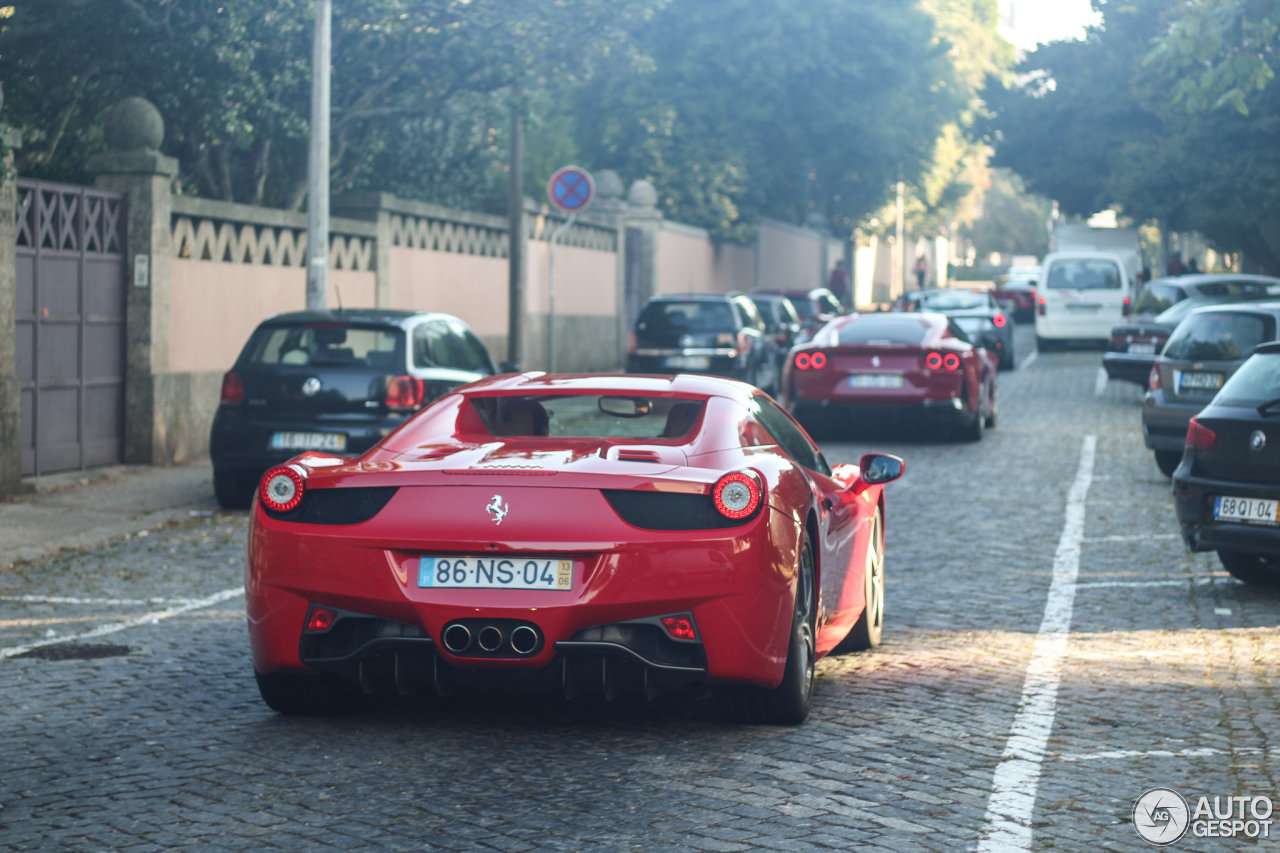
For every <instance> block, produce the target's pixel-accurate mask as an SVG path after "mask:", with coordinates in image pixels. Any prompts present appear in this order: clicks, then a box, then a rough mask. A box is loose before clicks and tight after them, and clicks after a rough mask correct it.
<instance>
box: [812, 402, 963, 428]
mask: <svg viewBox="0 0 1280 853" xmlns="http://www.w3.org/2000/svg"><path fill="white" fill-rule="evenodd" d="M791 412H792V414H794V415H795V417H796V420H798V421H800V423H801V424H814V425H819V426H833V425H836V424H849V425H857V424H874V423H881V422H885V421H890V422H893V421H902V420H906V421H915V422H918V423H923V424H930V425H937V426H939V427H943V428H951V427H961V426H968V425H970V424H972V423H973V419H974V418H975V417H976V415H975V413H974V412H972V411H970V410H969V409H967V408H965V406H964V401H963V400H961V399H960V398H959V397H948V398H945V399H941V400H935V399H918V400H914V401H903V400H892V401H888V400H875V401H871V400H866V401H862V400H860V401H856V402H854V401H849V400H830V401H827V400H820V401H810V400H795V401H793V402H792V404H791Z"/></svg>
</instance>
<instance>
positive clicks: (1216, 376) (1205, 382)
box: [1178, 371, 1224, 391]
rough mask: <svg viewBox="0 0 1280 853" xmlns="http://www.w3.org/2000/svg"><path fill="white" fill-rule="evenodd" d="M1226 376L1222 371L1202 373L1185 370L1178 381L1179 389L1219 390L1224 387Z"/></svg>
mask: <svg viewBox="0 0 1280 853" xmlns="http://www.w3.org/2000/svg"><path fill="white" fill-rule="evenodd" d="M1223 379H1224V377H1223V375H1222V374H1221V373H1200V372H1192V371H1184V372H1183V374H1182V378H1181V379H1180V380H1179V381H1178V390H1179V391H1217V390H1218V389H1219V388H1221V387H1222V381H1223Z"/></svg>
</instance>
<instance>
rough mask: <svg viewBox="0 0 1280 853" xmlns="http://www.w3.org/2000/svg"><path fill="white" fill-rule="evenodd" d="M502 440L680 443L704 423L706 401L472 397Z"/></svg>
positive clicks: (588, 396) (562, 396) (566, 396)
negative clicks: (658, 440) (656, 440)
mask: <svg viewBox="0 0 1280 853" xmlns="http://www.w3.org/2000/svg"><path fill="white" fill-rule="evenodd" d="M469 399H470V402H471V405H472V406H473V407H474V408H475V410H476V412H477V413H478V414H479V415H480V419H481V420H482V421H484V425H485V427H487V428H488V430H489V431H490V432H491V433H493V434H494V435H498V436H516V437H541V436H550V437H553V438H555V437H569V438H637V439H650V438H681V437H684V436H687V435H689V434H690V432H691V431H692V430H693V427H694V425H695V424H696V423H697V422H698V420H699V419H700V418H701V417H702V410H703V408H704V406H705V405H706V401H705V400H689V399H680V398H674V397H643V396H641V397H635V396H626V395H615V394H546V395H536V396H534V395H530V396H503V397H470V398H469Z"/></svg>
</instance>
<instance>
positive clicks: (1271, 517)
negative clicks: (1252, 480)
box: [1213, 495, 1280, 524]
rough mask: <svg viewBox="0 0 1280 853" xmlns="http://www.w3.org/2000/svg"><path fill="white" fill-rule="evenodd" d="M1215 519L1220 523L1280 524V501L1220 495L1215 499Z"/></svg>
mask: <svg viewBox="0 0 1280 853" xmlns="http://www.w3.org/2000/svg"><path fill="white" fill-rule="evenodd" d="M1213 517H1214V518H1216V519H1218V520H1219V521H1253V522H1256V523H1259V524H1280V501H1273V500H1267V499H1266V498H1233V497H1230V496H1228V495H1219V496H1218V497H1216V498H1214V499H1213Z"/></svg>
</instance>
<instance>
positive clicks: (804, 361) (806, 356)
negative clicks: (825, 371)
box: [795, 352, 827, 370]
mask: <svg viewBox="0 0 1280 853" xmlns="http://www.w3.org/2000/svg"><path fill="white" fill-rule="evenodd" d="M795 365H796V370H821V369H822V368H824V367H826V366H827V354H826V353H825V352H798V353H796V358H795Z"/></svg>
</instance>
